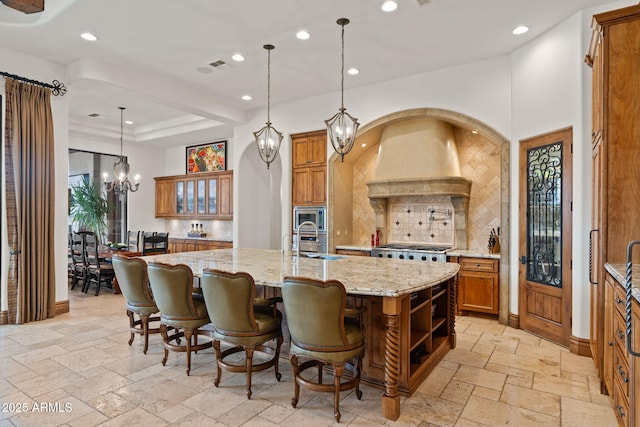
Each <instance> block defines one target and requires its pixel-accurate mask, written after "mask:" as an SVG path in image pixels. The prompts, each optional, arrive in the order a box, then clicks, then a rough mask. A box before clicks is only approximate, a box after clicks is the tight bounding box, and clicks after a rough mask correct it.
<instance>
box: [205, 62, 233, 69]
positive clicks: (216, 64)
mask: <svg viewBox="0 0 640 427" xmlns="http://www.w3.org/2000/svg"><path fill="white" fill-rule="evenodd" d="M209 65H211V66H212V67H213V68H215V69H216V70H226V69H227V68H230V67H231V66H230V65H229V64H227V63H226V62H224V61H223V60H222V59H218V60H217V61H213V62H210V63H209Z"/></svg>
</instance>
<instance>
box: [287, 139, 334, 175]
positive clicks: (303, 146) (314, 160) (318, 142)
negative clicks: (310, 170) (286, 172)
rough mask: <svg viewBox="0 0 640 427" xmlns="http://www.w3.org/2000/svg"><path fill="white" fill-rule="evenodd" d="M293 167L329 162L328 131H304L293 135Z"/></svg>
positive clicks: (319, 164)
mask: <svg viewBox="0 0 640 427" xmlns="http://www.w3.org/2000/svg"><path fill="white" fill-rule="evenodd" d="M291 146H292V147H293V148H292V149H293V157H292V158H293V167H294V168H297V167H301V166H314V165H316V166H323V165H325V164H326V163H327V131H326V130H321V131H316V132H309V133H302V134H296V135H292V136H291Z"/></svg>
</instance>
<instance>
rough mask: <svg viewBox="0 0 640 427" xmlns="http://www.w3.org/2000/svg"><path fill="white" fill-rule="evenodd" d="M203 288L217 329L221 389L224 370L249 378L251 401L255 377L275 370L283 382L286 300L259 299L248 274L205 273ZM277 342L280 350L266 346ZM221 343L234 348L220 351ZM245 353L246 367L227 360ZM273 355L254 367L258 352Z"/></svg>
mask: <svg viewBox="0 0 640 427" xmlns="http://www.w3.org/2000/svg"><path fill="white" fill-rule="evenodd" d="M200 288H201V289H202V295H203V297H204V302H205V304H206V305H207V311H208V313H209V317H210V318H211V324H212V326H213V329H214V341H213V348H214V349H215V352H216V366H217V377H216V379H215V380H214V382H213V384H214V385H215V386H216V387H218V385H219V384H220V377H221V375H222V369H225V370H227V371H229V372H244V373H246V377H247V398H248V399H251V394H252V392H251V375H252V373H253V372H259V371H263V370H265V369H268V368H270V367H272V366H274V370H275V375H276V380H277V381H280V378H281V374H280V372H279V369H278V368H279V366H278V360H279V357H280V346H281V345H282V328H281V324H282V313H280V311H279V310H278V309H277V308H276V304H277V303H278V302H282V298H280V297H277V298H268V299H264V298H256V297H255V295H256V285H255V282H254V280H253V277H252V276H251V275H250V274H248V273H243V272H238V273H230V272H226V271H221V270H215V269H205V270H204V271H203V273H202V277H201V278H200ZM272 340H275V342H276V348H275V349H274V348H273V347H269V346H268V345H266V343H267V342H268V341H272ZM220 341H224V342H226V343H229V344H231V345H233V347H231V348H228V349H225V350H224V351H220ZM241 351H244V353H245V359H244V360H243V361H242V363H240V362H238V363H233V362H231V361H229V360H226V359H227V358H228V356H231V355H233V354H235V353H238V352H241ZM255 351H258V352H262V353H266V354H269V355H271V358H270V359H268V360H267V361H265V362H262V363H257V364H253V355H254V352H255Z"/></svg>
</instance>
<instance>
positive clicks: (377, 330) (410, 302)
mask: <svg viewBox="0 0 640 427" xmlns="http://www.w3.org/2000/svg"><path fill="white" fill-rule="evenodd" d="M455 285H456V281H455V278H454V279H451V280H449V281H447V282H444V283H441V284H439V285H436V286H434V287H432V288H430V289H424V290H422V291H418V292H414V293H412V294H410V295H404V296H400V297H397V298H389V297H378V296H361V295H358V296H349V300H348V301H347V305H348V306H349V307H359V306H364V307H365V309H366V311H365V314H364V318H363V323H364V327H365V330H366V334H367V335H366V339H365V345H366V348H365V354H364V358H363V361H362V375H361V380H362V381H363V382H365V383H367V384H369V385H372V386H374V387H377V388H381V389H386V382H385V371H386V369H385V368H386V367H387V363H390V362H389V361H388V356H391V357H390V358H391V359H394V360H398V364H399V366H397V367H396V368H397V372H398V375H397V378H394V379H395V380H396V382H397V394H398V396H399V395H402V396H410V395H411V394H413V392H415V390H416V389H417V388H418V387H419V386H420V384H421V383H422V382H423V381H424V380H425V378H426V377H427V376H428V375H429V373H431V371H433V369H434V368H435V367H436V366H437V364H438V363H439V362H440V361H441V360H442V358H444V356H445V355H446V354H447V352H448V351H449V350H450V349H452V348H455V333H454V313H455V291H454V289H455ZM256 296H257V297H259V298H271V297H279V296H282V294H281V292H280V289H279V288H273V287H265V286H259V285H258V286H256ZM385 298H386V299H387V301H386V304H385ZM389 301H391V304H392V305H394V306H395V308H394V310H393V311H394V312H395V313H397V315H395V316H390V315H389V314H387V313H386V312H388V311H389V310H388V307H385V305H387V306H388V305H389ZM278 309H279V310H280V311H281V312H282V316H283V317H282V335H283V338H284V342H283V344H282V348H281V351H280V354H281V356H282V357H284V358H288V354H289V342H290V334H289V328H288V326H287V314H286V312H285V311H284V306H283V305H282V304H278ZM385 311H386V312H385ZM390 323H391V324H394V325H397V333H398V336H397V337H396V338H395V339H397V345H395V346H392V347H395V348H393V349H392V350H391V352H392V353H393V354H390V355H387V354H386V351H387V344H388V336H387V335H388V334H387V330H388V328H389V324H390ZM392 370H393V369H392ZM345 375H349V372H346V371H345ZM390 397H392V398H394V397H396V396H390ZM392 400H393V399H392Z"/></svg>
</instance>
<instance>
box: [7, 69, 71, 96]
mask: <svg viewBox="0 0 640 427" xmlns="http://www.w3.org/2000/svg"><path fill="white" fill-rule="evenodd" d="M0 76H4V77H10V78H12V79H14V80H20V81H21V82H25V83H29V84H32V85H37V86H42V87H46V88H49V89H51V94H52V95H53V96H58V95H61V96H64V94H65V93H67V87H66V86H65V85H64V83H62V82H60V81H58V80H54V81H52V82H51V83H44V82H39V81H38V80H32V79H28V78H26V77H22V76H18V75H16V74H10V73H7V72H4V71H0Z"/></svg>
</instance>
